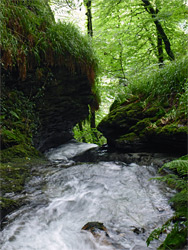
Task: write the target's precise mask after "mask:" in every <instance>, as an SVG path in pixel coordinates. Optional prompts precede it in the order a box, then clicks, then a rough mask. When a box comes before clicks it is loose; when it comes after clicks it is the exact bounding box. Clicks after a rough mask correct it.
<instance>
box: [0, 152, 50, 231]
mask: <svg viewBox="0 0 188 250" xmlns="http://www.w3.org/2000/svg"><path fill="white" fill-rule="evenodd" d="M47 163H48V160H47V159H45V158H44V156H43V157H42V156H41V157H39V156H38V157H37V156H35V157H31V158H29V157H25V158H14V159H12V160H11V161H7V162H3V163H1V165H0V186H1V193H0V219H1V228H2V227H3V223H4V219H5V216H6V215H8V214H9V213H11V212H13V211H14V210H16V209H18V208H20V207H21V206H22V205H23V204H24V203H25V196H24V195H23V193H22V192H23V191H24V186H25V184H26V183H27V181H28V180H29V179H30V178H32V177H33V173H31V169H32V167H33V166H41V165H45V164H47Z"/></svg>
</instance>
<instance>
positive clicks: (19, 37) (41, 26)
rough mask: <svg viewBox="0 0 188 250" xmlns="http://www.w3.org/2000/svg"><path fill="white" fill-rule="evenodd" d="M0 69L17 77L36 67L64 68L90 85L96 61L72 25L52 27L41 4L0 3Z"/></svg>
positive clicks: (44, 4)
mask: <svg viewBox="0 0 188 250" xmlns="http://www.w3.org/2000/svg"><path fill="white" fill-rule="evenodd" d="M0 8H1V24H0V30H1V41H0V48H1V51H2V63H1V64H2V69H4V70H5V71H6V70H10V71H12V70H13V69H14V68H18V71H19V77H20V79H22V80H25V79H26V77H27V73H28V72H29V71H31V70H36V68H40V67H43V66H45V67H49V66H50V67H53V66H64V67H65V68H67V69H68V70H69V71H70V72H71V73H73V74H74V73H75V72H81V73H83V74H86V75H88V78H89V80H90V82H91V83H93V82H94V70H95V68H96V65H97V62H96V61H97V60H96V57H95V54H94V51H93V50H92V46H91V41H89V39H88V37H86V36H83V35H82V34H81V33H80V32H79V31H78V29H77V28H76V27H75V26H74V25H72V24H66V23H55V21H54V18H53V14H52V12H51V9H50V7H49V5H48V4H47V2H46V1H45V0H35V1H7V0H2V1H1V2H0Z"/></svg>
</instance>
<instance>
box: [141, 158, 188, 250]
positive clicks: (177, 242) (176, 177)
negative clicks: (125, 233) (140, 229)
mask: <svg viewBox="0 0 188 250" xmlns="http://www.w3.org/2000/svg"><path fill="white" fill-rule="evenodd" d="M164 169H168V170H170V171H173V173H170V174H167V175H165V176H160V177H156V178H154V179H157V180H159V181H164V182H166V183H167V184H168V185H170V186H173V187H174V188H176V189H177V190H178V191H179V192H177V193H176V194H175V195H174V196H173V197H172V198H171V199H170V202H172V203H173V208H174V209H175V215H174V216H173V217H172V218H171V219H170V220H168V221H167V222H166V223H164V225H163V226H162V227H161V228H157V229H155V230H154V231H153V232H151V234H150V236H149V237H148V239H147V241H146V242H147V245H149V244H150V242H151V241H152V240H154V239H159V237H160V235H161V234H162V233H165V232H166V231H167V229H168V230H170V232H169V233H168V234H167V237H166V239H165V240H164V242H163V243H162V244H161V246H160V247H159V248H158V249H161V250H165V249H179V248H181V247H182V246H184V245H185V244H186V237H187V231H188V210H187V205H188V181H187V174H188V155H186V156H183V157H181V158H180V159H177V160H174V161H171V162H168V163H166V164H164V165H163V167H162V168H161V169H160V170H159V172H161V171H162V170H164Z"/></svg>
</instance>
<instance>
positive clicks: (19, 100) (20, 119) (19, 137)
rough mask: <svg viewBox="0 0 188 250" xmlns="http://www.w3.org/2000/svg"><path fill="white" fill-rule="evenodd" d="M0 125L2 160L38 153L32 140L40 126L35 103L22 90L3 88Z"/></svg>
mask: <svg viewBox="0 0 188 250" xmlns="http://www.w3.org/2000/svg"><path fill="white" fill-rule="evenodd" d="M0 125H1V129H0V132H1V133H0V134H1V152H0V156H1V161H2V162H7V161H9V160H12V159H13V158H17V157H31V156H33V155H35V156H36V155H38V152H37V150H36V149H35V148H34V146H33V141H32V138H33V134H34V133H35V131H36V129H37V126H38V116H37V113H36V112H35V104H34V103H33V102H32V101H30V100H29V99H28V97H26V96H24V94H23V93H22V92H21V91H17V90H13V89H8V88H6V89H5V88H3V89H2V93H1V115H0Z"/></svg>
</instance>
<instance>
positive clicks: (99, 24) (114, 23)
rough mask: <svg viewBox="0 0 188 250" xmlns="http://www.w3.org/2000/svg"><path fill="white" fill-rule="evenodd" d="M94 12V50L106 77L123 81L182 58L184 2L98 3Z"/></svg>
mask: <svg viewBox="0 0 188 250" xmlns="http://www.w3.org/2000/svg"><path fill="white" fill-rule="evenodd" d="M93 10H94V13H93V17H94V19H93V20H94V32H95V37H96V39H95V41H96V46H97V47H99V48H100V49H99V52H98V53H99V57H100V58H101V63H102V67H103V68H104V72H103V73H104V74H105V75H108V76H109V77H115V78H116V77H118V78H119V79H122V78H125V79H126V78H129V77H130V76H131V75H133V74H135V73H137V72H140V71H142V70H143V68H145V67H151V66H152V65H157V64H159V65H162V64H163V63H166V62H167V61H169V60H174V59H175V57H179V56H180V55H183V54H185V48H186V47H187V45H188V43H187V40H188V39H187V34H186V33H185V32H184V31H183V30H182V29H181V27H180V23H181V22H182V21H183V20H186V17H187V14H188V10H187V6H186V5H185V2H184V1H183V0H174V1H168V0H134V1H123V0H116V1H114V0H108V1H106V0H103V1H102V0H97V1H95V5H94V7H93ZM120 51H122V53H120ZM120 62H121V63H120Z"/></svg>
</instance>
